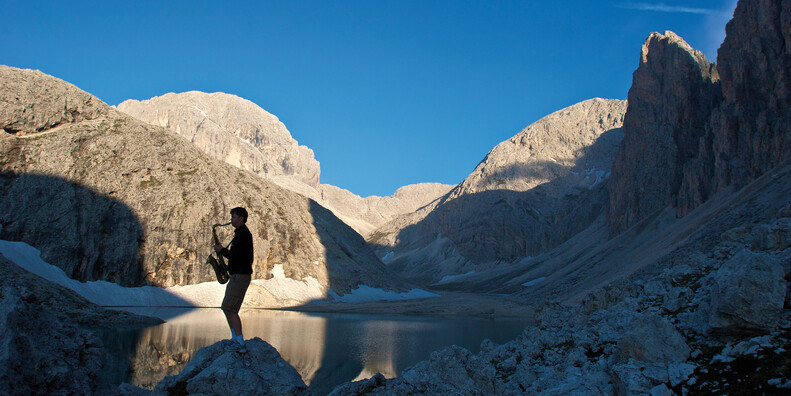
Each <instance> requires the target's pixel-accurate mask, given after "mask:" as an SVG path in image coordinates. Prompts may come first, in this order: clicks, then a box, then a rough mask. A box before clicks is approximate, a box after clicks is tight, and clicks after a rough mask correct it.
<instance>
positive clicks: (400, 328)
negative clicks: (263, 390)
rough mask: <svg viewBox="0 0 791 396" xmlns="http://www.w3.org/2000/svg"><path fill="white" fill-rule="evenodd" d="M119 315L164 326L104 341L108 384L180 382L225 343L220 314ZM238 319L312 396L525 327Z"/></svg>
mask: <svg viewBox="0 0 791 396" xmlns="http://www.w3.org/2000/svg"><path fill="white" fill-rule="evenodd" d="M124 310H128V311H132V312H134V313H138V314H141V315H149V316H158V317H161V318H163V319H165V320H167V322H166V323H163V324H161V325H157V326H153V327H149V328H145V329H140V330H115V331H107V332H106V333H104V334H103V335H102V338H103V340H104V343H105V346H106V347H107V348H108V350H109V351H110V354H111V356H110V359H109V360H110V361H109V364H108V367H107V370H106V372H105V373H104V375H105V376H106V378H107V379H108V380H110V381H112V382H113V383H119V384H120V383H121V382H129V383H131V384H133V385H136V386H140V387H143V388H148V389H152V388H153V387H154V386H155V385H156V384H157V382H159V381H160V380H162V378H164V377H166V376H169V375H175V374H178V373H179V372H180V371H181V370H182V369H183V368H184V366H185V365H186V364H187V362H189V360H190V359H191V358H192V357H193V355H194V354H195V352H196V351H197V350H198V349H200V348H202V347H205V346H208V345H211V344H214V343H215V342H217V341H220V340H223V339H228V338H229V337H230V331H229V330H228V325H227V324H226V321H225V316H224V315H223V314H222V311H220V310H219V309H210V308H202V309H192V310H188V309H183V308H137V307H135V308H124ZM240 315H241V317H242V323H243V325H244V328H243V331H244V336H245V338H247V339H249V338H253V337H259V338H261V339H263V340H264V341H266V342H268V343H270V344H271V345H272V346H274V347H275V348H276V349H277V350H278V352H280V355H281V356H282V357H283V358H284V359H285V360H286V361H288V362H289V363H290V364H291V365H292V366H294V368H296V369H297V371H298V372H299V373H300V375H301V376H302V378H303V380H304V381H305V383H306V384H308V385H310V387H311V389H312V390H313V392H314V393H316V394H326V393H328V392H329V391H331V390H332V389H333V388H334V387H335V386H336V385H338V384H340V383H343V382H347V381H354V380H359V379H363V378H369V377H371V376H372V375H374V374H375V373H377V372H379V373H382V374H383V375H384V376H385V377H387V378H392V377H395V376H397V375H399V374H400V373H401V371H402V370H403V369H404V368H407V367H409V366H412V365H414V364H415V363H417V362H419V361H422V360H427V359H428V358H429V357H430V354H431V352H432V351H435V350H439V349H442V348H443V347H445V346H448V345H452V344H455V345H459V346H463V347H465V348H467V349H469V350H471V351H472V352H474V353H477V352H478V350H479V345H480V343H481V341H482V340H484V339H487V338H488V339H491V340H492V341H494V342H496V343H503V342H506V341H508V340H511V339H513V338H515V337H516V336H517V335H519V334H520V333H521V331H522V329H523V328H524V327H525V325H526V324H527V323H526V322H525V321H524V320H486V319H474V318H453V319H448V318H426V317H405V316H378V315H349V314H314V313H311V314H306V313H300V312H291V311H273V310H243V311H242V312H241V313H240Z"/></svg>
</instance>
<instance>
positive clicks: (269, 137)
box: [118, 91, 320, 187]
mask: <svg viewBox="0 0 791 396" xmlns="http://www.w3.org/2000/svg"><path fill="white" fill-rule="evenodd" d="M118 110H120V111H122V112H124V113H127V114H129V115H131V116H133V117H135V118H138V119H140V120H143V121H145V122H147V123H150V124H153V125H159V126H161V127H163V128H166V129H168V130H171V131H173V132H175V133H177V134H179V135H181V136H184V137H185V138H187V140H189V141H191V142H192V143H193V144H195V146H197V147H198V148H200V149H201V150H202V151H204V152H206V153H207V154H209V155H210V156H212V157H214V158H217V159H219V160H221V161H224V162H226V163H229V164H231V165H233V166H236V167H238V168H241V169H244V170H248V171H251V172H253V173H255V174H258V175H261V176H263V177H274V176H279V175H285V176H289V177H291V178H294V179H296V180H299V181H301V182H303V183H305V184H307V185H309V186H312V187H317V186H318V184H319V173H320V171H319V162H318V161H316V160H315V159H314V157H313V150H311V149H309V148H308V147H306V146H300V145H299V144H298V143H297V141H296V140H294V139H293V138H292V137H291V134H290V133H289V132H288V130H287V129H286V126H285V125H283V123H282V122H280V120H279V119H278V118H277V117H275V116H274V115H272V114H270V113H269V112H267V111H266V110H264V109H262V108H260V107H258V106H257V105H256V104H255V103H253V102H250V101H249V100H245V99H242V98H240V97H238V96H234V95H230V94H226V93H222V92H215V93H204V92H198V91H190V92H184V93H179V94H175V93H168V94H165V95H162V96H158V97H154V98H151V99H148V100H143V101H137V100H132V99H130V100H127V101H124V102H123V103H121V104H119V105H118Z"/></svg>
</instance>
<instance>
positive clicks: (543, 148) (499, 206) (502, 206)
mask: <svg viewBox="0 0 791 396" xmlns="http://www.w3.org/2000/svg"><path fill="white" fill-rule="evenodd" d="M626 106H627V104H626V102H625V101H619V100H607V99H598V98H597V99H591V100H587V101H584V102H581V103H578V104H575V105H573V106H570V107H568V108H565V109H562V110H560V111H557V112H555V113H552V114H550V115H548V116H546V117H544V118H542V119H541V120H539V121H537V122H535V123H533V124H531V125H530V126H528V127H527V128H525V129H524V130H523V131H521V132H520V133H518V134H517V135H515V136H514V137H512V138H511V139H509V140H507V141H505V142H502V143H500V144H499V145H498V146H496V147H495V148H494V149H492V150H491V151H490V152H489V154H487V156H486V158H484V160H483V161H481V163H480V164H478V166H477V167H476V168H475V170H474V171H473V172H472V173H471V174H470V175H469V176H468V177H467V178H466V179H465V180H464V181H463V182H462V183H461V184H459V185H458V186H457V187H455V188H454V189H453V190H451V191H450V192H449V193H448V194H446V195H445V196H443V197H442V198H441V199H439V200H437V201H435V202H433V203H432V204H431V205H429V206H426V207H424V208H422V209H420V210H419V211H418V212H416V213H412V214H409V215H405V216H402V217H400V218H397V219H396V220H393V221H392V222H390V223H388V224H386V225H385V226H383V227H381V228H379V229H377V230H376V231H375V232H374V233H373V234H372V236H371V237H369V238H368V241H369V242H370V243H373V244H375V245H377V246H378V249H377V254H378V255H379V256H380V257H383V259H384V260H385V262H386V263H387V264H388V265H389V266H390V267H391V268H393V269H394V270H396V271H399V272H400V273H402V274H404V275H405V276H407V277H408V278H411V279H413V280H415V281H417V282H419V283H435V282H438V281H442V280H443V279H448V278H447V277H454V276H458V275H463V274H472V273H475V272H480V271H482V270H488V269H492V268H495V267H498V266H499V265H502V264H503V263H507V262H508V261H510V260H513V259H514V258H517V257H518V258H522V257H525V256H531V255H537V254H539V253H540V252H542V251H545V250H547V249H550V248H552V247H554V246H556V245H557V244H559V243H562V242H563V241H565V240H566V239H568V238H569V237H571V236H573V235H574V234H576V233H577V232H579V231H581V230H583V229H585V228H586V227H587V226H588V225H589V224H590V223H591V222H592V221H593V220H594V219H595V218H596V217H597V215H598V212H599V211H600V208H602V207H603V205H604V203H605V202H606V190H604V189H603V186H604V183H603V182H604V181H605V180H606V179H607V178H608V176H609V171H610V165H611V163H612V160H613V158H614V156H615V151H616V149H617V147H618V144H619V143H620V140H621V138H622V133H621V131H620V127H621V124H622V122H623V116H624V113H625V112H626Z"/></svg>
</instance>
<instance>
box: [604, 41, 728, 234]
mask: <svg viewBox="0 0 791 396" xmlns="http://www.w3.org/2000/svg"><path fill="white" fill-rule="evenodd" d="M719 91H720V85H719V81H718V75H717V70H716V68H715V67H714V65H713V64H711V63H709V61H707V60H706V57H705V56H704V55H703V54H702V53H701V52H699V51H697V50H694V49H692V47H690V46H689V45H688V44H687V43H686V42H684V40H683V39H681V38H680V37H679V36H677V35H676V34H674V33H673V32H665V34H664V35H662V34H659V33H652V34H651V35H650V36H649V37H648V39H647V40H646V41H645V44H643V48H642V51H641V53H640V66H639V67H638V68H637V71H635V72H634V77H633V82H632V87H631V89H629V109H628V111H627V112H626V116H625V118H624V126H623V130H624V139H623V143H622V145H621V149H620V150H619V151H618V156H617V158H616V160H615V163H614V164H613V177H612V180H611V183H610V185H609V195H610V206H609V208H610V209H609V216H608V219H609V225H610V228H611V229H612V230H613V232H614V233H619V232H621V231H623V230H624V229H626V228H628V227H630V226H631V225H633V224H635V223H636V222H637V221H639V220H641V219H643V218H645V217H646V216H648V215H650V214H652V213H654V212H656V211H658V210H661V209H662V208H664V207H665V206H667V205H669V204H675V203H676V202H675V201H674V200H675V198H676V197H677V196H678V191H679V188H680V186H681V183H682V179H683V177H684V164H685V162H686V161H688V160H689V159H690V158H695V157H696V156H698V150H699V148H698V141H699V139H700V138H701V137H702V136H703V135H704V134H705V129H706V122H707V121H708V120H709V116H710V115H711V111H712V109H713V108H714V107H715V106H717V105H718V104H719V100H720V98H719ZM657 109H661V110H660V111H657Z"/></svg>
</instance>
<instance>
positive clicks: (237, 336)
mask: <svg viewBox="0 0 791 396" xmlns="http://www.w3.org/2000/svg"><path fill="white" fill-rule="evenodd" d="M246 224H247V210H245V209H244V208H241V207H237V208H233V209H231V225H232V226H233V227H234V228H235V230H234V237H233V240H231V244H230V245H229V247H228V248H224V247H222V245H221V244H216V245H214V251H215V252H217V253H219V254H221V255H223V257H225V258H227V259H228V273H229V274H230V275H231V278H230V279H229V280H228V285H227V286H225V298H223V300H222V306H221V308H222V311H223V313H225V319H226V320H227V321H228V327H230V328H231V342H229V343H228V344H227V345H226V346H225V350H227V351H236V352H240V353H244V352H247V348H246V347H245V345H244V336H242V319H241V318H240V317H239V309H240V308H241V307H242V302H243V301H244V295H245V293H246V292H247V287H248V286H250V279H251V277H252V274H253V235H252V234H250V230H249V229H247V225H246Z"/></svg>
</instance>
